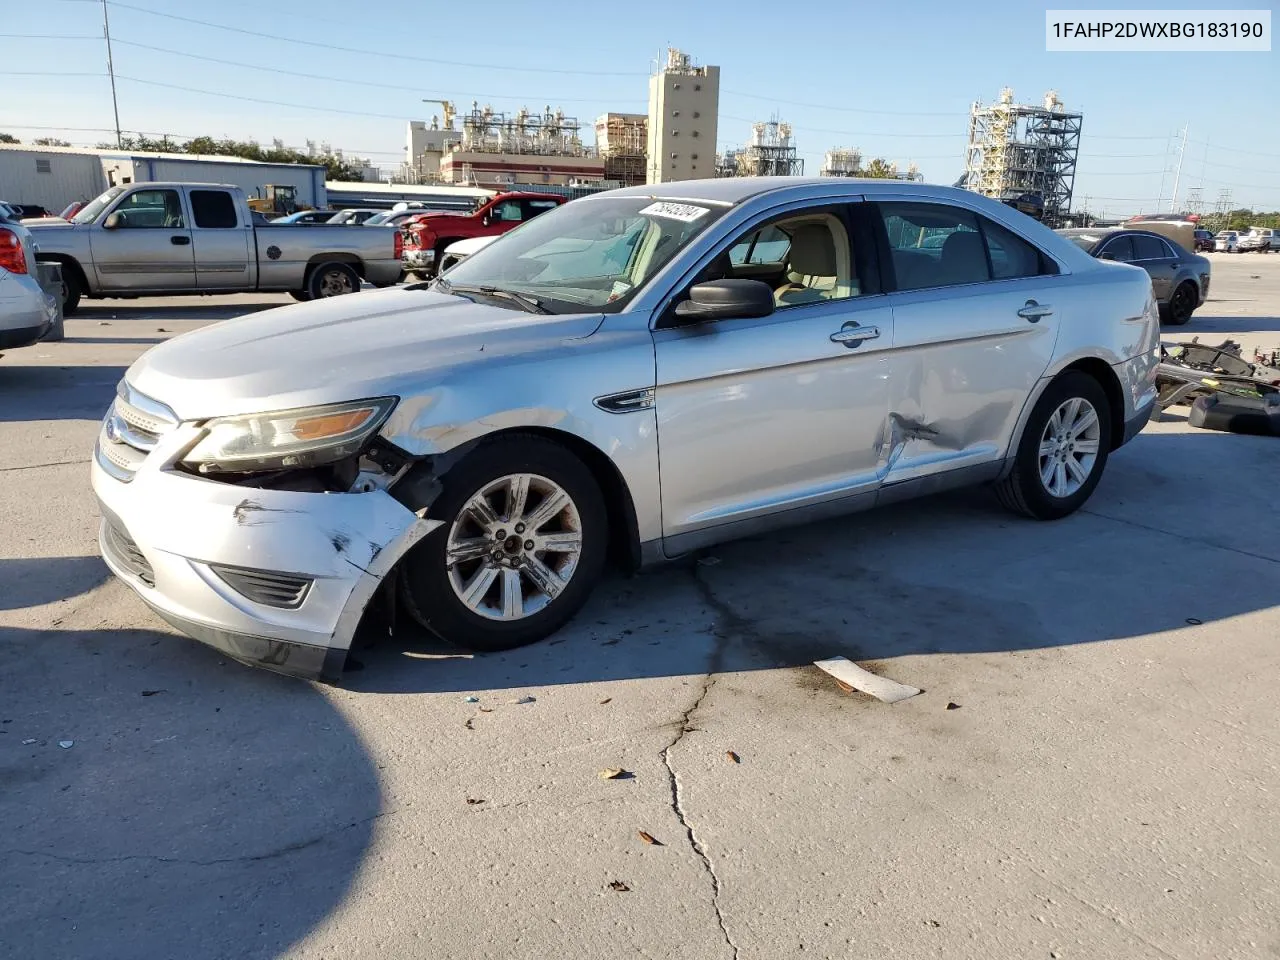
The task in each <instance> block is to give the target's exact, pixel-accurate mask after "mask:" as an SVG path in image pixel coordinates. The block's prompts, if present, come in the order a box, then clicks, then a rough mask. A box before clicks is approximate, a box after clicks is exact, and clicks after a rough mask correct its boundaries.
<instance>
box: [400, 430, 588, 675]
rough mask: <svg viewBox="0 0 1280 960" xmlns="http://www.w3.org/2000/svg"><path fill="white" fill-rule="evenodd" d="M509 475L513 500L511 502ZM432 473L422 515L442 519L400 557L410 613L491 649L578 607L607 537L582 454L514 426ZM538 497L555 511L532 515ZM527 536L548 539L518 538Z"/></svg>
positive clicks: (453, 639)
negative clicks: (510, 433) (516, 431)
mask: <svg viewBox="0 0 1280 960" xmlns="http://www.w3.org/2000/svg"><path fill="white" fill-rule="evenodd" d="M520 478H523V479H522V480H520ZM517 480H519V481H520V482H522V483H523V485H524V486H523V489H524V491H525V492H524V494H523V497H522V499H523V506H522V505H521V504H520V503H516V504H513V503H512V499H513V498H515V497H520V496H521V495H520V494H518V493H515V492H513V491H515V490H516V489H517V486H518V484H517V483H516V482H515V481H517ZM440 482H441V490H440V493H439V495H438V496H437V497H436V498H435V500H434V501H432V503H431V505H430V508H429V509H428V511H427V517H428V518H429V519H435V520H441V521H443V524H442V526H440V527H439V528H437V529H436V530H434V531H432V532H431V533H430V534H428V535H427V536H426V537H425V538H423V540H422V542H421V543H419V544H418V545H417V546H415V547H414V549H413V550H412V551H411V552H410V553H409V555H408V556H407V557H406V558H405V561H404V562H403V563H402V564H401V565H400V583H399V586H400V595H401V597H402V599H403V600H404V603H405V607H406V608H407V609H408V611H409V613H410V614H411V615H412V616H413V617H414V619H415V620H417V621H418V622H419V623H420V624H422V625H423V626H424V627H426V628H427V629H428V630H430V631H432V632H433V633H435V634H437V635H438V636H440V637H441V638H443V639H444V640H446V641H448V642H450V643H454V644H457V645H458V646H460V647H465V648H470V649H472V650H479V651H496V650H509V649H511V648H513V647H520V646H524V645H525V644H529V643H535V642H537V641H538V640H542V639H544V638H545V637H548V636H550V635H551V634H552V633H554V632H555V631H556V630H558V629H560V627H561V626H563V625H564V624H565V623H566V622H568V620H569V619H570V618H571V617H573V615H574V614H576V613H577V612H578V610H580V609H581V608H582V605H583V604H584V603H586V601H587V598H588V597H589V596H590V594H591V590H592V588H593V587H594V586H595V584H596V581H597V580H598V579H599V577H600V573H601V571H602V570H603V568H604V562H605V555H606V550H607V545H608V515H607V512H606V510H605V506H604V499H603V496H602V495H601V492H600V487H599V485H598V484H597V483H596V481H595V477H594V476H592V474H591V471H590V470H589V469H588V468H587V467H586V465H585V464H583V463H582V461H580V460H579V459H578V458H577V457H575V456H574V455H573V454H572V453H571V452H570V451H569V450H567V449H566V448H565V447H563V446H562V445H561V444H559V443H556V442H555V441H553V440H547V439H545V438H543V437H537V436H531V435H520V436H515V437H510V438H504V439H499V440H495V441H492V442H489V443H482V444H481V445H480V446H479V447H477V448H476V449H475V451H473V452H472V453H471V454H470V455H468V456H467V457H466V459H464V460H463V461H462V462H461V463H459V464H458V465H457V466H455V467H454V468H453V469H452V470H450V471H449V472H448V473H446V474H445V475H444V476H443V477H442V478H440ZM561 498H563V503H564V506H563V507H561V508H559V509H556V507H555V505H556V504H559V503H560V502H561ZM409 506H410V508H411V509H412V508H413V504H409ZM544 506H546V508H547V509H548V510H553V509H555V510H556V512H554V513H551V514H550V516H549V517H540V516H539V513H540V511H541V510H542V509H543V507H544ZM513 511H514V512H513ZM486 513H488V514H490V521H489V522H484V521H482V520H481V517H482V516H484V515H485V514H486ZM517 524H519V525H517ZM526 524H527V526H526ZM499 534H501V536H499ZM556 537H558V538H559V539H558V540H556V541H552V539H551V538H556ZM535 542H538V545H545V546H546V547H548V548H549V549H542V550H539V549H537V548H536V547H535V548H532V549H530V548H528V544H533V543H535ZM450 553H452V554H453V556H454V559H453V561H452V565H450V562H449V561H450ZM548 573H549V574H551V578H550V579H548V577H547V575H548ZM547 584H550V588H549V589H547V588H544V585H547Z"/></svg>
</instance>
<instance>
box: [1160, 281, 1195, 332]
mask: <svg viewBox="0 0 1280 960" xmlns="http://www.w3.org/2000/svg"><path fill="white" fill-rule="evenodd" d="M1199 299H1200V297H1199V291H1198V290H1196V285H1195V284H1194V283H1192V282H1191V281H1190V280H1184V281H1182V283H1180V284H1178V289H1176V290H1174V291H1173V296H1172V297H1170V298H1169V310H1168V317H1167V319H1168V321H1169V323H1170V324H1171V325H1173V326H1175V327H1181V326H1183V325H1185V324H1186V323H1187V322H1188V321H1189V320H1190V319H1191V314H1193V313H1194V312H1195V309H1196V301H1197V300H1199Z"/></svg>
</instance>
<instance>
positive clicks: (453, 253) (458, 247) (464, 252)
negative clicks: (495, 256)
mask: <svg viewBox="0 0 1280 960" xmlns="http://www.w3.org/2000/svg"><path fill="white" fill-rule="evenodd" d="M497 239H498V237H497V236H493V237H472V238H471V239H470V240H459V241H458V242H457V243H451V244H449V246H447V247H445V248H444V254H443V255H442V256H441V258H440V272H441V273H444V272H445V271H446V270H448V269H449V268H450V267H452V266H454V265H455V264H458V263H461V262H462V261H463V260H465V259H467V257H469V256H471V255H472V254H473V253H477V252H478V251H480V250H483V249H484V248H485V247H487V246H488V245H489V244H491V243H493V241H495V240H497Z"/></svg>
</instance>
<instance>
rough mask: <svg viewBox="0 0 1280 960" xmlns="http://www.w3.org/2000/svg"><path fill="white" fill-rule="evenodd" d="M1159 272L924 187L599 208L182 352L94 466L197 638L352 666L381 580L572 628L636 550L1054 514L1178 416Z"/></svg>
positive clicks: (150, 383)
mask: <svg viewBox="0 0 1280 960" xmlns="http://www.w3.org/2000/svg"><path fill="white" fill-rule="evenodd" d="M1158 341H1159V316H1158V312H1157V307H1156V302H1155V300H1154V298H1153V296H1152V287H1151V281H1150V279H1149V278H1148V276H1147V274H1146V273H1145V272H1144V271H1143V270H1141V269H1138V268H1136V267H1132V266H1128V265H1125V264H1120V263H1112V262H1107V261H1099V260H1095V259H1094V258H1092V257H1090V256H1089V255H1088V254H1087V253H1086V252H1085V251H1083V250H1081V249H1080V248H1079V247H1077V246H1076V245H1075V244H1073V243H1071V242H1070V241H1068V240H1066V239H1064V238H1062V237H1059V236H1056V235H1055V234H1054V233H1053V232H1052V231H1051V230H1049V229H1047V228H1045V227H1044V226H1042V225H1040V224H1039V223H1037V222H1035V221H1033V220H1031V219H1030V218H1028V217H1025V216H1023V215H1022V214H1020V213H1018V212H1016V211H1014V210H1012V209H1010V208H1009V207H1007V206H1005V205H1003V204H1001V203H998V202H996V201H991V200H987V199H984V198H982V197H980V196H977V195H975V194H973V193H968V192H965V191H961V190H955V189H951V188H946V187H932V186H926V185H922V184H914V183H902V182H897V181H860V180H845V179H839V180H837V179H811V180H805V179H797V178H740V179H739V178H734V179H722V180H708V181H691V182H683V183H674V184H662V185H654V186H645V187H634V188H628V189H624V190H617V191H611V192H608V193H602V194H598V195H595V196H591V197H587V198H583V199H580V200H575V201H573V202H572V203H568V204H565V205H563V206H562V207H559V208H558V209H556V210H553V211H550V212H548V213H546V214H545V215H543V216H541V217H538V218H537V219H536V220H532V221H530V222H529V223H526V224H524V225H523V226H521V227H520V229H518V230H515V231H512V232H511V233H509V234H507V235H505V236H504V237H503V238H502V240H501V242H498V243H494V244H492V245H490V246H487V247H485V248H484V249H482V250H479V251H477V252H475V253H474V254H472V255H471V256H470V257H468V258H467V259H466V260H464V261H463V262H461V263H459V264H458V265H456V266H455V267H454V268H453V269H452V270H450V271H449V273H448V275H447V276H446V277H442V278H440V279H439V280H437V281H435V282H434V283H432V284H429V285H428V284H418V285H411V286H408V287H402V288H398V289H394V290H386V291H382V292H378V293H370V294H365V295H363V296H360V297H350V298H339V299H337V300H332V301H325V302H322V303H313V304H300V305H297V306H290V307H285V308H281V309H279V310H272V311H268V312H265V313H259V314H256V315H253V316H251V317H245V318H242V319H240V320H238V321H236V322H235V323H227V324H219V325H214V326H209V327H205V328H203V329H200V330H197V331H194V332H192V333H189V334H186V335H184V336H182V337H178V338H175V339H173V340H171V341H169V342H167V343H164V344H161V345H159V346H156V347H155V348H153V349H152V350H151V351H149V352H148V353H147V354H145V355H144V356H143V357H142V358H141V359H139V360H138V362H137V363H135V364H134V365H133V367H131V368H130V369H129V371H128V372H127V374H126V376H125V378H124V380H123V381H122V382H121V385H120V390H119V398H118V399H117V401H116V402H115V404H114V405H113V406H112V408H111V410H110V411H109V412H108V414H107V417H106V419H105V421H104V424H103V428H102V431H101V434H100V437H99V440H98V445H97V450H96V453H95V457H94V462H93V467H92V471H93V486H94V490H95V491H96V493H97V496H98V499H99V501H100V503H101V506H102V515H103V518H104V519H103V525H102V548H103V554H104V556H105V557H106V559H107V562H108V563H109V564H110V565H111V567H112V569H113V570H114V571H115V572H116V573H117V574H118V575H119V576H121V577H122V578H123V579H124V580H125V581H127V582H128V583H129V584H130V585H131V586H133V587H134V588H135V590H136V591H137V592H138V594H139V595H140V596H141V597H142V598H143V599H144V600H145V601H146V602H147V603H148V604H149V605H151V606H152V607H153V608H154V609H155V610H156V611H157V612H159V613H160V614H161V615H162V616H164V617H166V618H167V619H168V620H170V621H171V622H172V623H174V624H176V625H178V626H179V627H180V628H181V629H183V630H185V631H186V632H187V633H189V634H190V635H191V636H193V637H195V638H196V639H198V640H201V641H203V642H205V643H208V644H211V645H213V646H216V647H218V648H220V649H222V650H224V651H226V652H228V653H229V654H230V655H232V656H234V657H237V658H239V659H241V660H244V661H245V662H248V663H252V664H256V665H258V666H263V667H267V668H269V669H273V670H278V671H282V672H286V673H293V674H298V675H303V676H320V677H324V678H328V679H332V678H334V677H336V676H337V675H338V673H339V672H340V671H341V669H342V666H343V663H344V661H345V658H346V653H347V649H348V648H349V646H350V644H351V639H352V634H353V632H354V630H355V627H356V624H357V623H358V622H359V620H360V617H361V615H362V613H363V612H364V610H365V608H366V606H367V605H368V604H369V603H370V602H371V599H372V598H373V597H374V596H375V594H377V593H378V591H379V588H380V587H382V586H383V585H389V586H392V587H394V590H393V593H394V596H396V597H397V598H398V600H399V602H400V603H401V604H402V605H403V607H404V608H405V609H406V610H407V611H408V612H409V613H410V614H411V615H412V616H413V617H415V618H416V619H417V620H419V621H420V622H421V623H422V624H423V625H425V626H426V627H428V628H429V629H431V630H433V631H435V632H436V633H438V634H440V635H442V636H443V637H445V638H447V639H450V640H453V641H456V642H458V643H460V644H462V645H464V646H467V647H471V648H475V649H479V650H498V649H504V648H508V647H513V646H517V645H520V644H525V643H530V642H533V641H536V640H539V639H541V638H543V637H546V636H547V635H548V634H550V633H552V632H553V631H555V630H557V629H558V628H559V627H560V626H561V625H563V624H564V623H565V622H566V621H567V620H568V619H569V618H570V617H572V616H573V615H574V613H575V612H576V611H577V610H578V609H579V608H580V607H581V606H582V604H583V603H584V602H585V601H586V599H587V596H588V594H589V593H590V592H591V589H592V587H593V586H594V584H595V583H596V581H597V578H598V577H599V576H600V575H601V573H602V571H603V569H604V568H605V566H606V564H607V563H610V562H613V563H618V564H621V565H623V566H626V567H638V566H642V565H647V564H653V563H659V562H662V561H664V560H668V559H671V558H674V557H679V556H681V555H683V554H686V553H688V552H690V551H693V550H696V549H698V548H701V547H705V546H707V545H708V544H712V543H716V542H718V541H723V540H728V539H731V538H735V537H742V536H746V535H751V534H758V533H761V532H762V531H766V530H770V529H773V528H777V527H781V526H784V525H788V524H795V523H802V522H805V521H808V520H813V519H816V518H821V517H829V516H831V515H833V514H841V513H849V512H852V511H856V510H862V509H866V508H868V507H873V506H876V505H878V504H884V503H890V502H894V501H899V500H902V499H904V498H908V497H913V496H917V495H920V494H924V493H928V492H932V491H935V490H941V489H946V488H950V487H957V486H961V485H965V484H990V485H991V486H993V487H994V490H995V492H996V494H997V495H998V497H999V498H1000V500H1001V501H1002V502H1003V503H1004V504H1005V505H1006V506H1008V507H1009V508H1010V509H1012V510H1014V511H1016V512H1018V513H1020V514H1023V515H1025V516H1027V517H1031V518H1034V519H1037V520H1056V519H1059V518H1062V517H1065V516H1067V515H1068V514H1070V513H1072V512H1073V511H1075V510H1077V509H1078V508H1079V507H1080V506H1081V505H1082V504H1084V503H1085V501H1087V500H1088V499H1089V497H1090V495H1091V494H1092V493H1093V491H1094V489H1095V488H1096V486H1097V485H1098V483H1099V481H1100V480H1101V479H1102V476H1103V472H1104V470H1105V467H1106V463H1107V458H1108V456H1109V455H1110V454H1111V453H1112V452H1113V451H1115V450H1116V448H1117V447H1119V446H1120V445H1122V444H1123V443H1125V442H1127V441H1128V440H1130V439H1131V438H1132V437H1133V436H1134V435H1135V434H1137V433H1138V432H1139V431H1140V430H1141V429H1142V427H1143V425H1144V424H1145V422H1146V421H1147V418H1148V417H1149V415H1150V413H1151V411H1152V409H1153V402H1154V400H1155V395H1156V390H1155V383H1154V376H1155V370H1156V364H1157V361H1158Z"/></svg>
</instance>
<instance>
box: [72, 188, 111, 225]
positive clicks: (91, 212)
mask: <svg viewBox="0 0 1280 960" xmlns="http://www.w3.org/2000/svg"><path fill="white" fill-rule="evenodd" d="M122 193H124V187H112V188H111V189H110V190H108V191H107V192H106V193H104V194H103V195H102V196H100V197H98V198H96V199H94V200H90V201H89V202H88V203H87V204H85V206H84V209H82V210H81V211H80V212H79V213H77V214H76V215H75V216H74V217H72V218H71V222H72V223H93V221H95V220H97V219H98V214H100V213H101V212H102V211H103V210H105V209H106V208H107V205H108V204H110V203H111V201H112V200H114V199H115V198H116V197H118V196H120V194H122Z"/></svg>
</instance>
